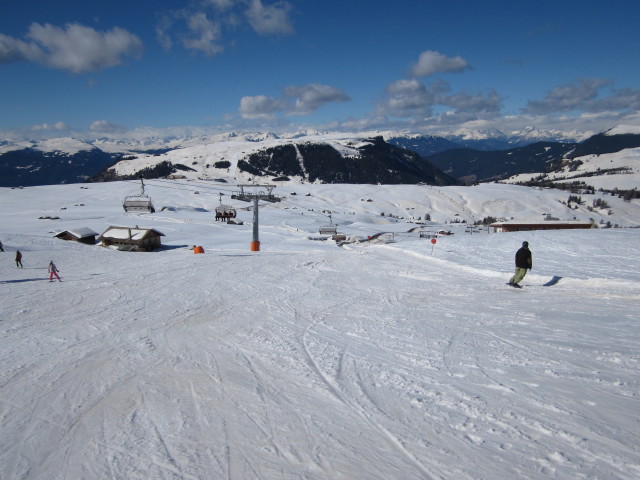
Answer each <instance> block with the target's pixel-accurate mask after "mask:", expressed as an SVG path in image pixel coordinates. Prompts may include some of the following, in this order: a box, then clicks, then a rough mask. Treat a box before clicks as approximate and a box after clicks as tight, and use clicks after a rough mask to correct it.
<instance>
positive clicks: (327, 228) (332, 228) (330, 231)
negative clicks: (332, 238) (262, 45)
mask: <svg viewBox="0 0 640 480" xmlns="http://www.w3.org/2000/svg"><path fill="white" fill-rule="evenodd" d="M337 233H338V227H337V226H336V225H334V224H333V222H332V221H331V215H329V225H323V226H321V227H320V235H336V234H337Z"/></svg>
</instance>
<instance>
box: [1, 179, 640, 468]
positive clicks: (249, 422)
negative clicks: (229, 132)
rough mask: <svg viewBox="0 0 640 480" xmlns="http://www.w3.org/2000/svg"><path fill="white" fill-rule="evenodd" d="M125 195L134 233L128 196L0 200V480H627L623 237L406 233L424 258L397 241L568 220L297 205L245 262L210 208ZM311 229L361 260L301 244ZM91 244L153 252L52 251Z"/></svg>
mask: <svg viewBox="0 0 640 480" xmlns="http://www.w3.org/2000/svg"><path fill="white" fill-rule="evenodd" d="M149 184H150V185H149V188H148V190H147V193H149V194H150V195H152V196H153V201H154V204H155V205H156V209H157V211H156V213H153V214H131V213H129V214H126V213H124V211H123V210H122V207H121V202H122V199H123V198H124V196H125V195H127V194H128V193H130V191H131V190H133V191H134V192H135V191H136V190H137V185H136V184H135V183H128V182H118V183H112V184H91V185H83V186H80V185H64V186H47V187H33V188H25V189H22V190H20V189H15V190H12V189H0V207H1V208H0V216H1V223H0V225H1V226H0V240H2V242H3V244H4V249H5V252H4V253H0V259H2V262H1V265H2V269H1V272H2V277H1V278H0V288H1V291H2V302H1V304H0V362H1V367H2V368H1V369H0V431H1V432H2V433H1V435H0V478H2V479H7V480H9V479H10V480H14V479H43V480H44V479H46V480H55V479H74V480H76V479H106V478H109V479H127V480H132V479H223V478H224V479H234V480H247V479H262V480H272V479H273V480H282V479H301V478H304V479H332V480H335V479H348V480H353V479H363V480H364V479H366V480H372V479H381V480H382V479H384V480H389V479H399V480H400V479H401V480H411V479H440V478H442V479H515V478H533V479H537V478H540V479H543V478H544V479H546V478H559V479H596V478H599V479H605V478H606V479H637V478H639V477H640V440H639V438H640V420H639V413H640V377H639V376H638V372H639V367H640V322H639V319H638V308H639V307H640V242H639V239H640V230H638V229H634V228H613V229H593V230H573V231H568V230H565V231H559V230H557V231H535V232H523V233H499V234H494V233H491V234H489V233H487V232H486V231H483V232H482V233H478V232H477V231H476V232H475V233H465V230H468V229H465V226H464V224H446V225H444V224H441V225H436V224H427V225H425V226H423V228H422V230H423V231H430V232H435V231H437V230H438V229H443V228H444V229H447V230H451V231H452V232H453V233H454V235H449V236H439V237H438V238H437V239H436V243H432V242H431V241H430V240H429V239H424V238H420V235H419V229H418V230H414V229H415V228H416V227H420V225H416V224H415V223H408V222H407V221H406V220H402V219H400V218H396V217H401V215H400V214H401V213H403V212H404V213H406V216H407V218H408V217H409V216H411V215H413V216H415V217H417V216H419V215H420V216H424V215H425V213H429V214H430V215H431V217H432V218H433V219H437V221H439V222H444V221H448V220H458V219H461V218H464V219H466V217H470V218H482V217H483V216H484V215H492V214H493V215H495V216H499V215H506V214H509V215H511V216H513V217H514V218H520V214H521V213H522V214H523V215H524V216H531V215H534V214H536V215H538V216H541V214H544V213H549V212H550V213H552V214H554V215H560V214H561V213H562V212H563V211H564V212H565V213H566V214H569V213H571V214H573V213H574V212H573V211H571V212H570V211H569V210H568V209H567V207H566V206H564V205H562V204H560V203H559V201H558V199H559V198H565V197H566V195H567V194H566V193H565V192H554V191H551V190H545V191H540V190H533V189H526V188H524V187H515V186H510V185H485V186H482V185H481V186H478V187H470V188H466V189H464V188H463V187H449V188H442V189H431V188H428V187H408V186H405V187H402V186H396V187H393V188H391V187H388V186H372V185H366V186H347V185H342V186H331V185H323V186H316V185H297V186H295V187H292V186H288V187H284V188H276V189H275V190H274V194H277V195H281V196H282V197H284V198H283V201H282V202H280V203H275V204H265V205H263V206H261V207H260V209H259V235H260V242H261V244H260V251H259V252H252V251H250V242H251V241H252V232H253V212H250V211H247V210H246V207H247V206H249V205H248V204H244V203H242V202H237V201H231V200H229V199H228V198H225V199H224V201H225V203H232V204H233V205H234V206H235V207H236V208H237V209H238V219H239V220H243V221H244V224H243V225H228V224H225V223H222V222H215V221H214V214H215V207H216V206H217V205H218V204H219V199H218V193H219V192H218V190H219V189H222V191H224V192H226V194H228V193H230V192H229V191H228V190H230V189H231V187H230V186H220V187H218V186H216V185H213V184H210V187H207V186H205V185H202V184H198V185H196V184H194V183H189V182H182V183H179V182H165V183H160V182H149ZM225 189H227V190H225ZM196 190H197V191H198V194H196V193H195V191H196ZM293 193H296V195H293ZM611 205H612V210H613V218H614V220H617V221H619V222H620V223H621V224H623V225H626V226H627V227H629V226H633V225H634V224H635V225H638V224H639V223H640V206H639V204H638V201H637V200H634V201H632V202H625V203H623V202H622V201H621V200H620V202H619V203H615V202H614V201H611ZM162 207H166V208H164V210H163V209H162ZM562 209H565V210H562ZM327 211H330V212H332V220H331V221H332V222H333V223H334V224H336V225H337V226H338V231H340V232H343V233H344V234H345V236H347V237H348V238H352V239H354V238H355V239H360V240H366V239H367V238H368V237H369V236H371V237H374V238H377V239H378V241H360V242H354V243H349V244H346V245H344V246H343V247H342V248H341V247H338V246H337V245H336V243H335V242H333V241H331V240H312V239H313V238H316V239H317V238H322V237H319V236H318V229H319V227H320V226H323V225H326V224H327V223H328V222H329V220H328V217H327V215H326V212H327ZM381 212H386V214H385V215H381ZM389 213H393V214H394V215H395V216H394V217H391V216H390V215H389ZM590 213H591V214H592V215H595V213H592V212H590ZM53 214H55V215H53ZM578 214H579V215H578V216H579V217H580V218H583V217H584V215H587V212H586V211H584V212H583V211H578ZM43 215H44V216H45V217H46V216H49V217H52V216H56V217H60V218H59V219H58V220H51V219H47V218H43V219H40V217H43ZM445 219H446V220H445ZM111 225H114V226H124V227H132V228H136V226H138V227H139V228H155V229H156V230H158V231H160V232H162V233H164V234H165V237H162V241H163V245H164V248H163V249H161V250H158V251H156V252H151V253H133V252H119V251H115V250H111V249H108V248H103V247H100V246H92V245H83V244H79V243H75V242H69V241H64V240H60V239H56V238H54V235H55V233H57V232H59V231H61V230H70V229H74V228H81V227H87V228H91V229H92V230H94V231H96V232H104V231H105V230H106V229H107V228H108V227H109V226H111ZM382 232H384V233H386V235H382V236H376V234H378V233H382ZM380 239H385V240H384V241H386V242H390V243H383V242H384V241H380ZM524 240H527V241H528V242H529V244H530V246H531V250H532V252H533V270H532V271H531V272H529V273H528V275H527V276H526V277H525V279H524V281H523V285H524V288H522V289H521V290H517V289H514V288H511V287H509V286H506V285H505V283H506V282H507V281H508V279H509V277H510V276H511V275H512V273H513V256H514V253H515V251H516V250H517V249H518V248H519V247H520V245H521V243H522V241H524ZM194 245H198V246H203V248H204V251H205V253H204V254H197V255H196V254H194V253H193V250H192V247H193V246H194ZM16 250H20V251H21V252H22V253H23V255H24V257H23V263H24V268H23V269H19V268H16V265H15V263H14V261H13V260H14V255H15V251H16ZM51 260H53V261H54V262H55V263H56V265H57V266H58V268H59V270H60V274H61V277H62V282H54V283H50V282H49V280H48V276H47V273H46V269H47V265H48V263H49V261H51Z"/></svg>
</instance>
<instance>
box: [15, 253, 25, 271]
mask: <svg viewBox="0 0 640 480" xmlns="http://www.w3.org/2000/svg"><path fill="white" fill-rule="evenodd" d="M16 268H24V267H23V266H22V253H20V250H18V251H16Z"/></svg>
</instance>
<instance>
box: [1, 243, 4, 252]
mask: <svg viewBox="0 0 640 480" xmlns="http://www.w3.org/2000/svg"><path fill="white" fill-rule="evenodd" d="M0 252H4V247H3V246H2V242H0Z"/></svg>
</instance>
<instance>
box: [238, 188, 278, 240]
mask: <svg viewBox="0 0 640 480" xmlns="http://www.w3.org/2000/svg"><path fill="white" fill-rule="evenodd" d="M237 187H238V188H239V189H240V190H238V191H236V192H233V193H232V194H231V198H232V199H233V200H241V201H243V202H251V201H253V241H252V242H251V251H252V252H259V251H260V238H259V233H258V231H259V226H258V201H259V200H263V201H265V202H269V203H276V202H280V201H282V199H281V198H280V197H276V196H275V195H274V194H273V189H274V188H275V185H255V184H252V185H237ZM245 189H246V190H245ZM251 189H253V191H250V190H251Z"/></svg>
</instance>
